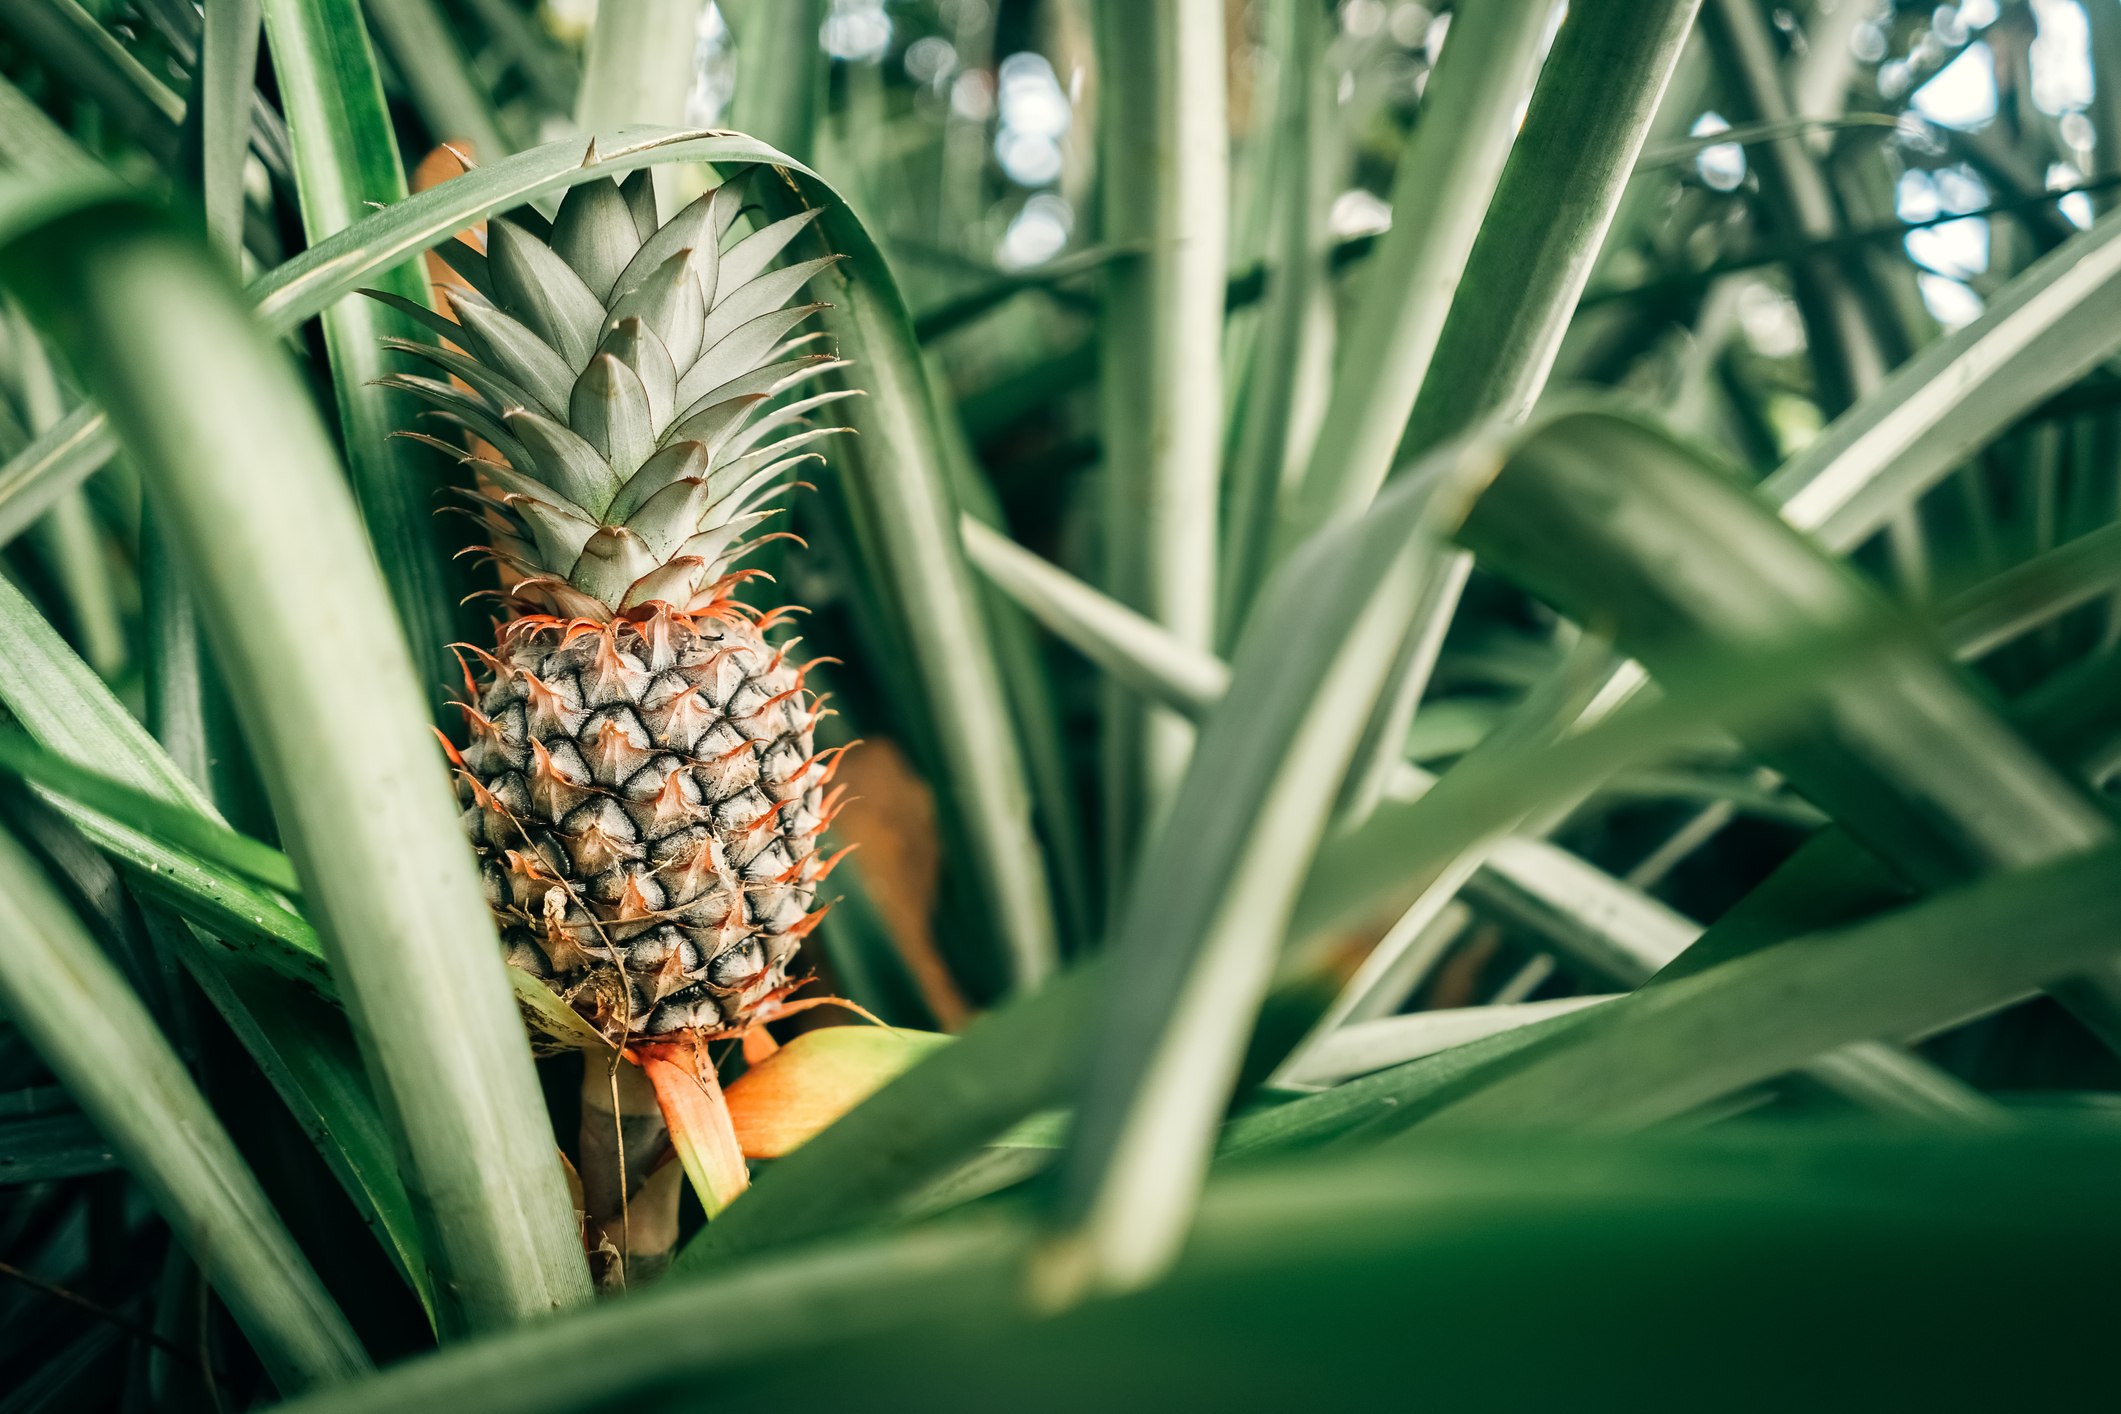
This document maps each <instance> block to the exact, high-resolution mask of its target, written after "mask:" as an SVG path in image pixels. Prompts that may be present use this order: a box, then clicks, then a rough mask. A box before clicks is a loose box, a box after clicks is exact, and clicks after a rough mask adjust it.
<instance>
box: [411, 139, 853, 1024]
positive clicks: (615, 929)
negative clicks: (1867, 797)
mask: <svg viewBox="0 0 2121 1414" xmlns="http://www.w3.org/2000/svg"><path fill="white" fill-rule="evenodd" d="M740 188H741V182H740V180H739V181H730V182H725V183H724V184H723V185H722V186H720V187H718V188H716V189H715V190H713V191H711V192H709V193H707V194H706V195H704V196H702V197H701V198H700V199H699V200H698V201H696V202H694V203H693V204H692V205H690V206H689V207H687V208H686V209H685V210H684V211H682V212H680V213H679V214H678V215H676V216H675V217H673V218H672V219H671V220H670V221H669V222H668V223H664V224H660V225H659V224H658V222H657V220H656V214H655V206H654V198H653V194H652V190H651V187H650V184H649V181H648V173H647V172H645V171H642V172H638V173H635V174H633V175H632V176H631V177H629V178H627V179H626V180H625V181H624V182H623V183H620V182H614V181H609V180H596V181H590V182H586V183H584V184H582V185H580V186H577V187H575V188H573V189H572V190H571V191H570V192H569V193H568V194H567V196H566V198H565V200H564V201H563V203H562V204H561V206H560V208H559V212H558V215H557V216H556V217H555V218H554V219H553V221H552V222H551V223H550V224H549V226H548V224H547V223H546V222H545V221H544V220H543V219H542V218H541V217H539V216H538V214H537V213H536V212H534V211H531V210H529V209H527V208H526V209H525V210H523V211H521V212H518V213H516V214H514V215H512V216H509V217H499V218H496V219H494V220H493V221H492V222H491V223H489V230H488V236H487V242H486V249H485V250H484V251H480V250H478V249H476V248H474V247H472V246H470V245H468V244H466V243H465V242H463V241H458V242H456V243H455V244H454V245H453V246H451V247H449V248H446V249H445V250H443V251H442V252H441V254H442V257H443V259H445V260H446V261H447V262H448V263H449V264H450V266H451V267H452V268H453V269H455V270H456V271H457V273H458V274H459V275H460V276H461V277H462V279H463V280H464V282H465V283H466V284H467V285H468V286H469V287H470V288H469V289H452V290H450V291H449V292H448V297H449V302H450V304H451V306H452V307H453V308H454V311H455V314H456V322H455V323H454V324H452V323H450V322H449V321H447V320H445V319H443V318H442V317H441V316H439V315H435V314H433V313H432V312H430V311H426V310H423V309H420V308H418V307H417V306H414V305H411V304H408V303H405V302H403V301H396V300H392V301H391V302H392V303H395V304H397V305H398V306H399V307H400V308H403V309H404V310H405V311H406V312H407V313H408V314H410V315H412V316H414V317H416V318H420V319H423V320H426V321H427V322H429V323H431V324H433V325H434V326H435V327H436V328H437V329H438V330H439V331H440V332H441V333H442V334H443V335H444V336H445V337H446V338H447V339H448V340H449V341H450V343H451V344H453V345H456V346H461V348H462V349H463V350H464V352H457V351H456V349H454V348H437V347H435V346H433V345H430V344H422V343H415V342H409V341H397V342H394V344H393V347H395V348H397V349H399V350H401V351H402V352H404V353H406V354H409V355H412V356H414V357H416V358H419V359H422V360H424V361H426V362H427V363H428V364H430V365H433V366H434V368H435V370H436V371H437V372H439V373H440V374H443V375H446V376H444V377H427V376H419V375H414V374H400V375H394V376H393V377H392V378H391V379H390V380H388V381H389V382H391V383H392V384H394V385H395V386H397V387H400V388H403V389H405V390H407V391H409V392H411V393H413V394H416V395H418V396H419V397H420V398H422V399H423V400H425V401H426V402H427V403H428V404H430V405H431V406H432V407H433V408H434V409H435V411H436V413H438V414H439V415H440V416H441V417H442V418H444V419H445V420H448V421H450V422H453V423H455V424H456V425H457V426H458V427H459V428H461V429H462V430H463V431H465V432H468V433H469V434H471V436H472V438H473V439H475V440H473V441H472V442H471V444H470V445H471V446H472V447H473V448H474V449H475V450H474V452H473V454H472V455H470V456H466V455H464V448H463V447H461V446H451V445H449V444H447V443H444V442H441V441H439V440H436V439H433V438H426V437H422V438H421V440H425V441H428V442H430V443H431V444H432V445H434V446H437V447H440V448H442V449H443V450H445V451H448V452H449V453H451V454H452V455H455V456H458V457H459V458H460V459H461V460H463V461H465V462H467V463H468V464H469V465H470V466H471V467H472V468H473V469H474V470H475V471H476V473H477V476H476V481H477V492H476V500H477V502H478V511H479V515H480V518H481V519H482V521H483V522H484V525H485V528H486V529H487V531H488V537H487V538H488V541H489V543H488V545H487V546H485V547H483V548H484V549H486V550H487V551H488V552H489V553H490V554H491V556H492V559H493V560H494V562H495V563H496V564H497V566H498V567H499V570H500V574H501V580H502V599H503V602H504V603H505V604H506V606H507V611H508V617H507V618H506V620H505V621H504V622H502V623H501V624H500V625H499V627H498V630H497V636H496V642H495V643H494V644H493V646H492V648H491V649H490V650H487V649H481V648H476V647H474V648H471V650H470V651H471V652H472V654H473V655H474V656H475V657H476V660H477V664H478V670H477V671H476V672H475V673H474V672H472V671H470V670H467V673H466V678H467V683H468V685H469V687H470V691H471V700H470V701H468V702H466V703H464V704H461V705H462V708H463V712H464V716H465V719H466V722H467V723H468V727H469V731H468V737H469V740H468V742H467V744H466V745H465V746H464V747H463V748H462V750H461V751H458V750H457V749H456V748H454V747H452V748H451V755H452V758H453V759H454V760H455V762H456V764H457V767H458V779H459V791H460V796H461V798H462V801H463V804H464V807H465V808H464V817H463V818H464V827H465V830H466V832H467V833H468V834H469V835H470V837H471V839H472V842H473V844H474V845H475V846H476V848H477V851H478V855H479V859H480V864H481V868H482V870H483V872H484V877H485V884H486V891H487V896H488V898H489V900H490V901H491V903H492V905H493V908H494V911H495V914H496V916H497V917H498V919H499V921H500V924H501V930H502V936H503V939H504V942H505V945H506V947H507V950H508V960H509V962H510V963H512V964H513V965H515V966H517V967H520V968H523V969H525V970H526V971H528V972H531V973H533V974H535V975H536V976H538V977H540V978H542V979H544V980H545V981H546V982H547V983H549V984H550V985H551V986H552V987H553V989H554V990H555V991H557V992H558V993H559V994H560V995H561V996H563V997H565V998H566V999H567V1000H568V1001H569V1002H570V1003H571V1004H572V1005H573V1006H574V1008H575V1010H576V1011H578V1012H579V1013H580V1014H581V1015H582V1016H583V1017H584V1018H585V1019H587V1020H588V1021H589V1023H590V1024H591V1025H593V1026H595V1027H596V1028H597V1029H598V1030H599V1031H600V1032H601V1033H602V1034H603V1035H605V1036H606V1037H607V1038H609V1039H610V1040H611V1041H612V1042H613V1043H614V1044H617V1045H619V1046H622V1047H623V1046H627V1045H630V1044H634V1043H637V1042H638V1043H664V1042H675V1041H678V1040H681V1039H684V1038H688V1037H689V1038H694V1039H703V1038H707V1037H713V1036H721V1035H730V1034H737V1033H741V1032H743V1031H744V1030H745V1029H746V1028H747V1027H748V1026H749V1025H751V1024H752V1023H754V1022H756V1021H757V1020H759V1019H761V1018H762V1017H763V1016H764V1015H766V1014H768V1013H769V1012H770V1011H771V1010H772V1009H773V1008H774V1007H775V1006H776V1004H778V1003H779V1002H780V1000H781V999H782V998H784V997H785V996H786V995H787V993H788V992H789V991H790V990H792V988H793V986H794V985H797V983H798V982H799V980H800V979H799V978H798V977H797V976H796V974H795V973H794V972H793V971H792V962H793V959H794V956H795V953H796V950H797V946H798V944H799V943H800V942H801V940H802V938H803V936H804V935H805V934H806V933H808V932H809V931H810V930H811V929H812V928H813V927H814V926H815V925H816V923H817V920H818V918H819V917H820V915H821V913H822V910H821V909H819V908H818V906H817V891H818V885H819V883H820V882H821V881H822V880H823V879H824V877H825V874H826V872H827V871H828V870H829V869H830V867H831V863H830V861H829V860H825V859H823V858H821V855H820V837H821V835H822V833H823V831H824V829H825V827H826V825H827V823H828V822H829V821H830V819H831V817H832V814H833V812H834V809H835V803H836V792H833V793H828V783H829V781H830V780H831V777H832V773H833V769H834V767H835V765H836V764H837V760H836V757H835V756H834V754H833V753H831V752H824V753H820V752H818V751H816V750H815V749H814V747H813V745H812V729H813V728H814V727H815V726H816V724H817V722H818V719H819V717H820V714H821V712H822V710H823V709H822V706H821V702H820V700H819V699H817V698H815V697H814V696H813V695H812V694H811V692H810V690H809V689H808V687H807V686H806V685H805V681H804V673H805V669H804V668H803V667H801V666H798V665H797V664H796V663H795V662H793V661H792V660H791V659H790V657H789V648H790V647H792V646H793V644H792V642H790V643H784V644H781V645H779V646H776V645H775V644H773V643H771V642H769V641H768V639H767V631H768V630H769V629H770V628H772V627H773V626H774V625H775V624H776V623H778V622H780V621H781V620H782V619H783V618H784V617H785V615H786V612H787V611H785V610H780V611H775V612H772V613H766V614H761V613H759V612H758V611H757V610H756V609H754V608H752V607H750V606H748V605H747V604H745V603H743V602H742V601H741V600H740V599H739V598H738V593H739V591H740V589H741V587H742V586H743V584H744V583H745V581H746V579H747V578H751V577H754V576H753V575H751V574H750V573H749V572H746V571H744V570H740V569H737V568H735V566H736V563H737V561H739V560H740V559H742V558H743V556H744V555H745V554H746V553H747V552H748V551H749V550H751V549H753V548H755V547H756V546H758V545H759V544H761V543H763V541H764V540H765V539H768V538H771V537H770V536H766V535H763V534H761V533H760V531H759V528H760V526H761V525H762V524H763V523H764V522H765V521H766V520H767V519H768V517H769V516H770V515H772V514H773V513H774V512H773V510H772V509H771V506H770V504H769V503H770V502H771V500H772V498H773V497H774V495H775V493H776V492H777V491H779V490H780V489H782V488H783V487H784V486H785V485H786V484H787V483H788V480H789V477H790V473H791V472H792V470H793V469H794V468H795V467H796V466H798V465H799V464H800V463H802V462H804V461H805V460H808V459H810V458H812V457H814V456H815V455H816V454H815V453H814V452H808V451H804V450H802V449H803V448H804V446H805V445H806V444H808V443H809V442H811V441H813V440H814V439H816V438H818V437H821V436H824V435H827V433H829V432H830V431H834V430H837V429H811V428H809V427H808V423H807V416H806V415H807V414H808V413H810V412H811V411H812V410H814V409H816V408H818V407H820V406H822V405H823V404H825V403H827V402H829V401H831V400H833V399H834V398H836V397H840V396H846V394H845V393H825V394H821V395H815V396H808V397H801V398H798V399H795V400H793V401H790V400H788V399H786V398H784V396H783V395H784V394H787V393H789V392H790V391H791V390H794V389H796V388H798V387H799V386H800V385H802V384H804V383H805V382H806V381H808V380H810V379H813V378H815V377H816V376H817V375H819V374H820V373H822V372H825V371H826V370H828V369H831V368H835V367H840V366H843V365H841V364H840V363H838V362H837V361H835V360H833V359H832V358H830V357H829V356H828V355H824V354H819V353H812V352H804V351H803V350H802V348H801V346H802V344H803V343H804V342H805V341H804V340H802V339H796V340H795V341H794V342H793V344H791V343H790V341H789V336H790V333H791V331H792V330H794V329H795V327H796V326H797V325H799V324H800V323H801V322H802V321H803V320H804V319H805V318H806V317H807V316H809V315H810V314H812V313H814V312H815V311H816V310H818V309H821V308H823V306H822V305H818V304H804V305H796V306H793V307H789V301H790V300H791V299H793V298H794V297H795V296H796V295H797V294H798V292H799V291H800V290H801V289H802V288H803V286H804V285H805V284H806V283H807V282H808V281H809V280H810V279H811V277H812V276H814V275H816V274H817V273H818V272H819V271H821V270H823V269H824V268H825V267H826V266H828V265H829V264H831V263H832V260H833V257H826V258H823V259H817V260H808V261H803V262H800V263H795V264H789V265H785V266H779V267H776V266H775V265H774V261H775V259H776V257H777V256H779V254H780V253H781V252H782V250H783V249H784V248H785V247H786V246H787V245H788V243H789V242H790V241H791V240H792V239H793V238H794V237H795V236H796V235H797V234H798V233H799V232H800V231H801V230H802V229H803V227H804V226H805V225H807V224H808V222H809V221H810V220H811V219H812V218H813V217H814V216H815V215H816V214H817V213H815V212H808V213H804V214H802V215H798V216H794V217H791V218H788V219H787V220H783V221H780V222H776V223H774V224H772V225H768V226H765V227H764V228H762V229H760V230H758V231H756V232H753V233H752V234H749V235H745V236H742V237H741V238H740V239H734V240H732V239H731V231H732V227H733V226H734V224H735V221H736V217H737V215H738V213H739V210H740V206H741V202H740ZM725 246H726V249H725V248H724V247H725ZM378 297H379V298H383V299H386V300H388V299H390V298H391V297H390V296H387V295H379V296H378ZM408 435H418V434H408Z"/></svg>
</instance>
